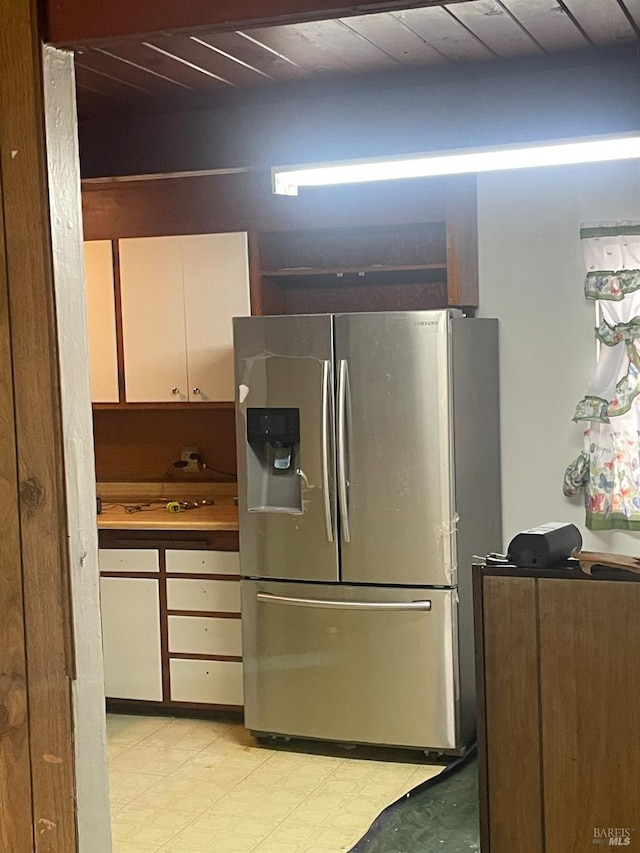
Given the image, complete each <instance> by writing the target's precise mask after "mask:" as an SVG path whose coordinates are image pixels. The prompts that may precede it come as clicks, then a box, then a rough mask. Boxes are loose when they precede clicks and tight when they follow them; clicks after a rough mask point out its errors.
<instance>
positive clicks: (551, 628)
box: [492, 579, 640, 853]
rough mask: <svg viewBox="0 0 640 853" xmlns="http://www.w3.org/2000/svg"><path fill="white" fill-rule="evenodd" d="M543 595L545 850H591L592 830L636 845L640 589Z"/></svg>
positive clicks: (554, 589) (556, 584) (559, 584)
mask: <svg viewBox="0 0 640 853" xmlns="http://www.w3.org/2000/svg"><path fill="white" fill-rule="evenodd" d="M507 583H511V584H513V581H508V580H507ZM539 587H540V661H541V663H540V675H541V683H542V685H543V686H542V720H543V726H542V737H543V760H544V779H545V786H544V798H545V804H544V812H545V821H546V840H547V848H546V849H547V850H548V851H549V853H555V851H565V850H566V851H582V850H590V849H591V846H592V843H593V837H594V828H595V827H599V828H600V827H605V828H609V827H612V828H613V827H628V828H631V829H632V835H631V844H632V845H634V844H635V843H636V841H637V839H636V836H637V834H638V832H640V798H639V797H638V780H639V779H640V727H639V726H638V719H637V709H638V707H639V705H640V657H639V656H638V654H637V653H636V650H637V649H638V648H639V647H640V620H639V619H638V613H639V612H640V584H637V583H619V582H611V581H599V582H597V583H592V582H590V581H587V580H585V581H574V580H556V579H550V580H545V579H541V580H540V581H539ZM524 766H525V765H524V762H523V767H524ZM514 778H518V777H515V776H514ZM520 849H522V848H521V847H520ZM631 849H633V848H631ZM492 853H495V851H493V848H492Z"/></svg>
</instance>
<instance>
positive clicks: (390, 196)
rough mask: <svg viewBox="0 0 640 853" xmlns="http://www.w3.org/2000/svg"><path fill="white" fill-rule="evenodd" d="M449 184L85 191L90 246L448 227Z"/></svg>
mask: <svg viewBox="0 0 640 853" xmlns="http://www.w3.org/2000/svg"><path fill="white" fill-rule="evenodd" d="M448 186H449V184H448V182H447V181H446V180H445V179H438V178H430V179H429V178H425V179H420V180H415V181H399V182H394V181H388V182H385V183H384V184H362V185H360V186H354V187H329V188H318V189H317V190H314V191H313V192H311V193H301V194H300V195H299V196H296V197H284V196H275V195H273V193H272V191H271V182H270V176H269V174H268V172H245V173H241V174H235V175H207V176H201V177H192V178H167V179H162V180H157V181H137V182H113V183H108V184H85V186H84V187H83V193H82V202H83V213H84V229H85V239H87V240H102V239H116V238H122V237H157V236H163V235H169V234H206V233H211V234H213V233H218V232H223V231H249V232H252V231H276V230H282V231H287V230H297V229H301V228H328V227H347V226H353V225H362V226H365V225H392V224H394V223H403V222H433V221H438V220H442V219H443V218H444V211H445V196H446V192H447V187H448Z"/></svg>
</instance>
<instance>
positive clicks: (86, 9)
mask: <svg viewBox="0 0 640 853" xmlns="http://www.w3.org/2000/svg"><path fill="white" fill-rule="evenodd" d="M448 2H449V3H451V2H454V3H458V2H462V0H448ZM442 5H444V4H443V3H442V2H441V0H417V2H416V0H414V2H411V0H351V2H345V0H271V2H270V3H269V4H265V3H264V2H261V0H218V2H211V0H181V2H179V3H176V2H175V0H137V2H135V3H131V2H130V0H93V2H91V3H87V2H86V0H43V6H44V9H45V13H46V19H47V28H46V32H47V41H49V42H50V43H51V44H54V45H58V46H64V47H79V46H86V45H89V44H100V43H104V42H108V41H113V40H116V39H123V38H131V37H138V38H139V37H141V36H144V37H149V36H152V35H154V34H159V33H167V32H189V33H195V32H213V31H216V30H220V31H222V30H239V29H249V28H251V27H256V26H261V27H263V26H269V25H275V24H291V23H300V22H302V21H317V20H327V19H331V18H343V17H348V16H351V15H364V14H367V13H373V12H389V11H397V10H399V9H410V8H415V7H418V6H420V7H425V6H442Z"/></svg>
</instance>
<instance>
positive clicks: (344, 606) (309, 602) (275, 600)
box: [256, 592, 431, 610]
mask: <svg viewBox="0 0 640 853" xmlns="http://www.w3.org/2000/svg"><path fill="white" fill-rule="evenodd" d="M256 598H257V599H258V601H264V602H265V603H267V604H269V603H270V604H291V605H293V606H294V607H321V608H323V609H325V608H327V607H329V608H333V609H334V610H431V602H430V601H429V600H425V601H326V600H325V599H321V598H289V596H287V595H272V594H271V593H269V592H259V593H257V595H256Z"/></svg>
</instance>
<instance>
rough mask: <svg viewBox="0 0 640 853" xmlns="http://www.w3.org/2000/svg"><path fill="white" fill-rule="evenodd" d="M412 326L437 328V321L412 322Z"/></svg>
mask: <svg viewBox="0 0 640 853" xmlns="http://www.w3.org/2000/svg"><path fill="white" fill-rule="evenodd" d="M413 325H414V326H437V325H438V320H414V321H413Z"/></svg>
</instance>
